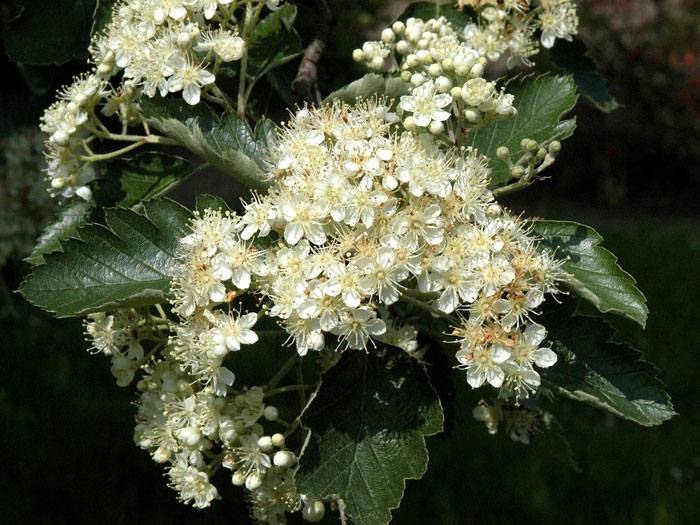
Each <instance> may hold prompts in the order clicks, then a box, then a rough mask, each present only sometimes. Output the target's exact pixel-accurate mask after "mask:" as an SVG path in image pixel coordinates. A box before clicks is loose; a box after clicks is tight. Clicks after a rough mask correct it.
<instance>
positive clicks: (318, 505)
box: [301, 500, 326, 523]
mask: <svg viewBox="0 0 700 525" xmlns="http://www.w3.org/2000/svg"><path fill="white" fill-rule="evenodd" d="M325 513H326V507H325V506H324V505H323V502H322V501H318V500H316V501H313V502H309V504H308V505H304V509H303V510H302V511H301V515H302V517H303V518H304V519H305V520H306V521H310V522H311V523H316V522H318V521H321V520H322V519H323V515H324V514H325Z"/></svg>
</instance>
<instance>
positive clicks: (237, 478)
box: [231, 470, 245, 487]
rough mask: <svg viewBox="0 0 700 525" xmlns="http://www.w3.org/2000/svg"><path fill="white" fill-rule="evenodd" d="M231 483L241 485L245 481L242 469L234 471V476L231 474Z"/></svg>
mask: <svg viewBox="0 0 700 525" xmlns="http://www.w3.org/2000/svg"><path fill="white" fill-rule="evenodd" d="M231 483H233V484H234V485H235V486H236V487H240V486H241V485H243V483H245V474H243V472H241V471H240V470H239V471H238V472H234V473H233V476H231Z"/></svg>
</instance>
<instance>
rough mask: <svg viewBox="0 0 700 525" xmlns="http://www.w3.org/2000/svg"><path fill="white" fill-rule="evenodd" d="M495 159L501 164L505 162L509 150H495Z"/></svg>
mask: <svg viewBox="0 0 700 525" xmlns="http://www.w3.org/2000/svg"><path fill="white" fill-rule="evenodd" d="M496 157H498V158H499V159H501V160H502V161H503V162H506V161H507V160H508V159H510V150H509V149H508V148H507V147H506V146H501V147H500V148H498V149H497V150H496Z"/></svg>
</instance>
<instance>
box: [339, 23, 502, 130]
mask: <svg viewBox="0 0 700 525" xmlns="http://www.w3.org/2000/svg"><path fill="white" fill-rule="evenodd" d="M397 39H398V41H397ZM393 50H396V52H397V53H398V55H399V56H400V57H401V58H400V62H398V63H397V61H396V59H395V58H394V56H393V54H391V53H392V51H393ZM390 55H391V62H387V57H389V56H390ZM353 58H354V59H355V60H356V61H358V62H363V63H365V64H366V65H367V66H368V67H369V68H370V69H373V70H375V71H379V70H382V69H386V68H387V67H389V68H390V69H399V70H400V71H401V78H402V79H403V80H404V81H405V82H407V83H409V85H410V86H411V87H410V88H409V91H410V94H409V95H407V96H403V97H401V103H400V104H399V109H400V110H401V111H403V112H404V113H406V114H407V116H406V118H405V119H404V127H405V128H406V129H408V130H415V129H416V128H420V129H427V130H429V131H430V132H431V133H434V134H438V133H441V132H442V131H444V129H445V125H444V122H445V121H446V120H448V119H449V118H450V116H451V114H452V112H454V114H455V115H456V116H458V117H460V118H463V120H465V121H466V122H463V123H465V124H466V123H471V124H475V123H478V122H482V121H484V120H486V119H491V120H493V119H496V118H505V117H509V116H512V115H514V114H515V108H514V107H513V97H512V96H511V95H508V94H506V93H505V92H504V91H503V90H502V89H501V90H499V89H497V88H496V84H495V82H488V81H486V80H485V79H484V78H483V74H484V66H485V65H486V64H487V59H486V58H485V57H484V56H483V54H482V53H481V52H480V51H478V50H477V49H476V48H475V47H474V46H473V45H472V44H471V43H470V42H469V41H468V40H464V39H463V38H462V37H461V36H460V35H459V34H458V32H457V31H455V29H453V27H452V25H451V24H450V23H448V22H447V21H446V20H445V18H444V17H440V18H438V19H430V20H428V21H427V22H424V21H423V20H421V19H420V18H409V19H408V20H407V21H406V23H405V24H404V23H403V22H395V23H394V24H393V25H392V27H391V28H387V29H385V30H384V31H383V32H382V41H381V42H365V44H364V45H363V46H362V49H356V50H355V51H354V52H353Z"/></svg>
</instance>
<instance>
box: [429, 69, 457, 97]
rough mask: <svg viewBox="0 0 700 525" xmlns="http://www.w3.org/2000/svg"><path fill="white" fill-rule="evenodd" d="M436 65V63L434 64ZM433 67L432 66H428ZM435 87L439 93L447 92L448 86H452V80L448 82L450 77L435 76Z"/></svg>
mask: <svg viewBox="0 0 700 525" xmlns="http://www.w3.org/2000/svg"><path fill="white" fill-rule="evenodd" d="M434 65H436V64H434ZM430 67H433V66H430ZM435 87H436V88H437V90H438V91H439V92H440V93H447V92H448V91H449V90H450V88H451V87H452V82H450V79H449V78H447V77H442V76H441V77H437V78H436V79H435Z"/></svg>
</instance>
